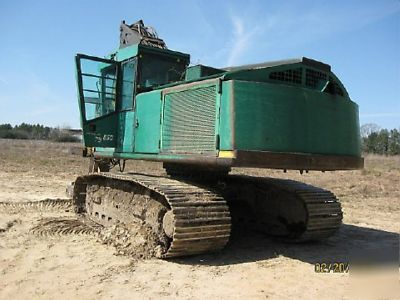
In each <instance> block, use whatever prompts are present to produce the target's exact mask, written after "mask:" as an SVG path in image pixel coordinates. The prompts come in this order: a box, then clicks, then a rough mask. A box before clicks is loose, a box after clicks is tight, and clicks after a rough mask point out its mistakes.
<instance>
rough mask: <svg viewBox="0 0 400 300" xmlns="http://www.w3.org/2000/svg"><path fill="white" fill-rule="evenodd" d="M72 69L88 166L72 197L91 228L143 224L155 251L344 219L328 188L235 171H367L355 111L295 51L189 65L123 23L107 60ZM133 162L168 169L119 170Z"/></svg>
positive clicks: (165, 254) (318, 233) (146, 31)
mask: <svg viewBox="0 0 400 300" xmlns="http://www.w3.org/2000/svg"><path fill="white" fill-rule="evenodd" d="M76 75H77V85H78V94H79V107H80V113H81V121H82V128H83V142H84V146H85V148H84V149H85V150H84V155H85V156H87V157H90V172H89V174H87V175H83V176H80V177H78V178H77V179H76V181H75V184H74V192H73V193H74V194H73V198H74V203H75V206H76V210H77V211H78V212H80V213H83V214H86V215H87V216H88V217H89V218H90V219H92V220H93V221H95V222H96V223H99V224H101V225H103V226H115V224H119V225H129V224H130V223H132V222H137V221H138V220H139V221H140V222H141V224H144V225H145V226H146V228H147V229H146V230H147V232H148V233H149V234H151V235H153V236H155V237H156V239H157V244H158V249H159V251H158V252H157V253H158V254H157V255H158V256H159V257H161V258H169V257H178V256H187V255H193V254H200V253H207V252H211V251H216V250H220V249H222V248H224V247H225V245H226V244H227V242H228V241H229V238H230V234H231V224H232V223H233V221H235V220H236V219H237V220H241V221H242V222H243V224H251V227H252V228H254V229H257V230H259V231H262V232H265V233H267V234H269V235H271V236H277V237H280V238H282V239H286V240H293V241H309V240H319V239H323V238H327V237H329V236H331V235H332V234H333V233H334V232H335V231H336V230H337V229H338V227H339V226H340V224H341V222H342V210H341V206H340V203H339V202H338V199H337V198H336V197H335V196H334V195H333V194H332V193H331V192H330V191H327V190H324V189H321V188H317V187H313V186H310V185H307V184H303V183H300V182H296V181H292V180H283V179H273V178H262V177H251V176H241V175H229V172H230V170H231V168H232V167H238V168H246V167H251V168H270V169H281V170H284V171H286V170H299V171H300V172H303V171H305V172H308V171H335V170H354V169H360V168H362V167H363V158H362V157H361V154H360V137H359V123H358V106H357V104H356V103H354V102H352V101H351V100H350V98H349V95H348V93H347V91H346V89H345V87H344V86H343V84H342V83H341V81H340V80H339V79H338V78H337V77H336V76H335V74H334V73H333V72H332V71H331V67H330V66H329V65H327V64H325V63H322V62H319V61H316V60H313V59H309V58H305V57H303V58H299V59H290V60H282V61H273V62H267V63H260V64H254V65H244V66H238V67H227V68H222V69H220V68H213V67H208V66H204V65H193V66H189V55H188V54H184V53H181V52H176V51H172V50H169V49H168V48H167V46H166V43H165V42H164V41H163V40H162V39H160V38H159V37H158V36H157V34H156V32H155V31H154V30H153V29H152V28H150V27H146V26H145V25H144V24H143V22H142V21H139V22H137V23H134V24H132V25H128V24H126V23H125V22H122V24H121V27H120V47H119V49H118V50H116V51H115V52H113V53H112V54H110V55H108V56H107V57H106V58H98V57H93V56H88V55H83V54H78V55H76ZM131 159H137V160H148V161H159V162H162V163H163V166H164V168H165V171H166V175H165V176H151V175H148V174H147V175H146V174H138V173H128V172H123V168H124V166H125V161H126V160H131ZM114 166H117V167H119V169H120V171H121V172H110V169H111V168H112V167H114ZM235 224H236V223H235ZM239 224H241V223H239ZM238 226H240V225H238ZM246 226H247V225H246Z"/></svg>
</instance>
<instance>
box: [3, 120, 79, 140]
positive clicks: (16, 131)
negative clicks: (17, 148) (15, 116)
mask: <svg viewBox="0 0 400 300" xmlns="http://www.w3.org/2000/svg"><path fill="white" fill-rule="evenodd" d="M0 138H3V139H24V140H49V141H53V142H79V141H80V139H79V138H78V137H77V136H75V135H73V134H72V133H71V132H69V131H68V130H67V128H59V127H56V128H53V127H48V126H43V125H40V124H27V123H22V124H20V125H15V126H12V125H11V124H0Z"/></svg>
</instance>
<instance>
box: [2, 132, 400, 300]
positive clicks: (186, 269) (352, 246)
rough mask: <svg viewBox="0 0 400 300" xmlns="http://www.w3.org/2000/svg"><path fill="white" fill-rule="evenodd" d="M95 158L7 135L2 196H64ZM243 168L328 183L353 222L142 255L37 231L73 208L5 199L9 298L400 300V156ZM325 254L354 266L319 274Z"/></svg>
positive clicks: (140, 167)
mask: <svg viewBox="0 0 400 300" xmlns="http://www.w3.org/2000/svg"><path fill="white" fill-rule="evenodd" d="M87 164H88V162H87V161H86V159H84V158H82V157H81V156H80V150H79V145H67V144H54V143H48V142H41V141H36V142H34V141H10V140H0V165H1V169H0V202H27V201H36V200H43V199H46V198H49V199H57V198H61V199H63V198H65V186H66V184H67V183H68V182H70V181H73V180H74V178H75V177H76V176H77V175H79V174H82V173H85V172H86V169H87ZM128 169H129V170H137V171H146V172H148V173H155V174H159V173H160V172H162V169H161V165H160V164H158V163H145V162H130V163H129V164H128ZM234 172H236V173H246V174H252V175H258V176H273V177H282V178H291V179H295V180H299V181H303V182H307V183H310V184H314V185H317V186H321V187H323V188H327V189H329V190H331V191H333V192H334V193H335V194H336V195H337V196H338V197H339V199H340V200H341V202H342V206H343V209H344V225H343V226H342V227H341V229H340V230H339V231H338V233H337V234H336V235H335V236H333V237H332V238H330V239H328V240H326V241H323V242H319V243H308V244H285V243H282V242H278V241H275V240H273V239H270V238H268V237H266V236H263V235H259V234H255V233H251V232H245V231H243V232H238V233H236V234H235V235H234V236H233V237H232V239H231V242H230V244H229V246H228V247H227V248H226V249H225V250H223V251H221V252H219V253H215V254H209V255H200V256H195V257H190V258H185V259H177V260H170V261H165V260H157V259H150V260H133V259H131V258H129V257H126V256H119V255H116V251H115V249H114V248H113V247H111V246H107V245H105V244H101V243H99V242H98V241H97V238H96V237H95V236H93V235H87V234H81V235H55V236H38V235H35V234H32V233H31V232H30V229H31V228H32V227H34V226H35V225H36V224H37V223H38V222H39V220H41V219H43V218H51V217H72V216H73V213H72V212H69V211H63V210H54V209H47V210H37V209H29V208H28V209H22V208H21V209H8V208H4V207H3V208H1V207H0V298H1V299H27V298H29V299H55V298H61V299H77V298H79V299H99V298H100V299H110V298H113V299H126V298H128V299H155V298H164V297H165V298H171V299H172V298H173V299H175V298H182V299H188V298H190V299H204V298H209V299H315V298H319V299H363V298H364V297H365V296H369V297H370V298H373V299H374V298H375V297H376V299H378V298H379V299H392V298H393V299H394V298H396V297H397V298H398V295H400V290H399V273H398V272H399V230H400V223H399V211H400V157H395V158H387V157H378V156H368V157H367V158H366V168H365V169H364V170H362V171H349V172H326V173H320V172H311V173H308V174H303V175H300V174H298V172H294V171H290V172H288V173H283V172H278V171H270V170H257V169H247V170H245V171H244V170H234ZM360 258H361V259H364V260H365V261H367V262H374V263H375V264H374V265H375V266H376V268H374V269H373V271H372V272H366V271H364V272H362V271H360V267H356V265H355V263H354V262H355V261H356V260H357V261H359V260H360ZM323 262H348V263H349V264H350V273H347V274H333V273H327V274H321V273H316V272H315V264H316V263H323ZM364 270H365V269H364ZM368 270H369V269H368ZM382 270H383V271H382ZM381 271H382V272H381ZM359 274H362V275H360V276H358V275H359Z"/></svg>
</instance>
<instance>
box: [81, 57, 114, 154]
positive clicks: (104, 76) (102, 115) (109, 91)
mask: <svg viewBox="0 0 400 300" xmlns="http://www.w3.org/2000/svg"><path fill="white" fill-rule="evenodd" d="M75 60H76V77H77V83H78V95H79V108H80V113H81V123H82V129H83V141H84V144H85V146H86V147H104V148H115V147H116V146H117V129H118V113H117V109H116V103H117V102H116V101H117V98H118V92H117V91H118V89H117V87H118V82H117V78H118V76H117V75H118V72H119V68H120V65H119V63H118V62H116V61H113V60H109V59H104V58H99V57H93V56H88V55H84V54H78V55H76V57H75Z"/></svg>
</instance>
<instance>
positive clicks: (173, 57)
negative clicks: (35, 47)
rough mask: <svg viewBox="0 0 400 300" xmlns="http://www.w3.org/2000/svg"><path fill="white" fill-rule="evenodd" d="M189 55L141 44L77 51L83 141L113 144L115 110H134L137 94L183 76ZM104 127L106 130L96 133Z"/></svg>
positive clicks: (93, 145)
mask: <svg viewBox="0 0 400 300" xmlns="http://www.w3.org/2000/svg"><path fill="white" fill-rule="evenodd" d="M189 59H190V56H189V55H188V54H184V53H180V52H176V51H171V50H168V49H161V48H155V47H153V46H150V45H142V44H138V45H130V46H126V47H124V48H120V49H118V50H117V51H116V52H115V53H113V54H111V55H109V56H108V58H99V57H93V56H88V55H84V54H77V55H76V71H77V74H76V76H77V82H78V93H79V101H80V103H79V104H80V106H79V107H80V112H81V120H82V128H83V129H84V132H85V134H84V142H85V145H86V146H90V147H96V146H99V145H106V147H116V145H117V142H116V138H117V131H118V129H117V127H118V123H119V119H121V116H120V117H118V114H120V113H121V112H127V111H135V97H136V95H137V94H139V93H143V92H149V91H151V90H154V89H157V88H159V87H160V86H163V85H166V84H172V83H175V82H179V81H182V80H184V79H185V71H186V68H187V66H188V64H189ZM85 128H87V130H85ZM105 131H107V132H109V134H100V133H99V132H103V133H104V132H105ZM98 133H99V134H98Z"/></svg>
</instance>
